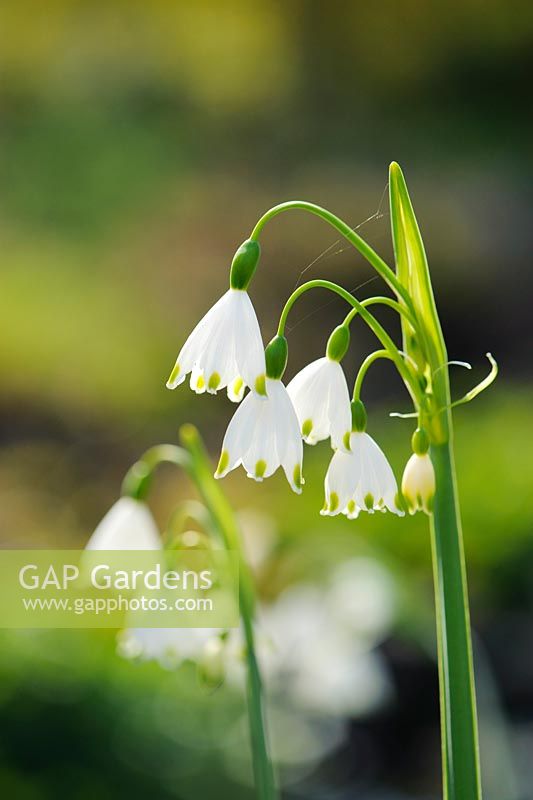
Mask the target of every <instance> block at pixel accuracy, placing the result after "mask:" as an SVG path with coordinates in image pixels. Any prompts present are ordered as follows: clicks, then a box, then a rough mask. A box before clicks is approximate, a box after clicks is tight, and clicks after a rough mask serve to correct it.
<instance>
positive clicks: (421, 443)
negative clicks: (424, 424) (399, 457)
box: [411, 428, 429, 456]
mask: <svg viewBox="0 0 533 800" xmlns="http://www.w3.org/2000/svg"><path fill="white" fill-rule="evenodd" d="M411 447H412V448H413V453H416V455H417V456H423V455H425V454H426V453H427V451H428V450H429V437H428V435H427V433H426V431H425V429H424V428H417V429H416V431H415V432H414V433H413V436H412V438H411Z"/></svg>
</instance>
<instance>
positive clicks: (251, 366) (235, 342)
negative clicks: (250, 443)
mask: <svg viewBox="0 0 533 800" xmlns="http://www.w3.org/2000/svg"><path fill="white" fill-rule="evenodd" d="M189 373H191V379H190V386H191V389H193V391H195V392H197V393H198V394H201V393H202V392H206V391H207V392H209V393H211V394H216V392H217V391H218V390H219V389H223V388H224V387H227V392H228V397H229V398H230V400H233V401H234V402H239V401H240V400H241V399H242V396H243V394H244V389H245V387H246V386H249V387H250V388H251V389H252V390H253V391H254V392H256V393H257V394H260V395H264V394H265V354H264V350H263V340H262V338H261V331H260V330H259V323H258V321H257V316H256V313H255V310H254V307H253V305H252V301H251V300H250V297H249V296H248V293H247V292H246V291H244V290H242V289H231V288H230V289H228V291H227V292H226V293H225V294H224V295H223V296H222V297H221V298H220V300H218V302H217V303H215V305H214V306H213V307H212V308H211V309H210V310H209V311H208V312H207V314H206V315H205V316H204V317H203V318H202V319H201V320H200V322H199V323H198V324H197V326H196V327H195V329H194V330H193V332H192V333H191V334H190V336H189V338H188V339H187V341H186V342H185V344H184V345H183V347H182V348H181V351H180V353H179V355H178V358H177V360H176V364H175V366H174V369H173V370H172V373H171V375H170V378H169V379H168V381H167V387H168V388H169V389H175V388H176V386H179V385H180V383H182V382H183V381H184V380H185V377H186V376H187V375H188V374H189Z"/></svg>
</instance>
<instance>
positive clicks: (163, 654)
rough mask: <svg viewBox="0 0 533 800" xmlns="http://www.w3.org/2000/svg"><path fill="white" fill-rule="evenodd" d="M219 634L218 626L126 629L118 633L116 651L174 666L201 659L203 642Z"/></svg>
mask: <svg viewBox="0 0 533 800" xmlns="http://www.w3.org/2000/svg"><path fill="white" fill-rule="evenodd" d="M219 634H220V631H219V630H218V629H217V628H126V629H125V630H123V631H121V632H120V633H119V634H118V636H117V651H118V653H119V655H121V656H123V657H124V658H129V659H140V660H142V661H158V662H159V664H160V665H161V666H162V667H164V668H165V669H176V668H177V667H179V666H180V665H181V664H182V663H183V662H184V661H196V662H198V661H200V660H201V658H202V656H203V655H204V649H205V647H206V644H207V643H208V642H209V641H210V640H212V639H215V638H218V636H219Z"/></svg>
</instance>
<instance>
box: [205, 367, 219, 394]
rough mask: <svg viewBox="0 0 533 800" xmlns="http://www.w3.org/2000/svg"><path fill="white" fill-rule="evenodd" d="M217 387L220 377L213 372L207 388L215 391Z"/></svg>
mask: <svg viewBox="0 0 533 800" xmlns="http://www.w3.org/2000/svg"><path fill="white" fill-rule="evenodd" d="M219 385H220V375H219V374H218V372H213V374H212V375H211V377H210V378H209V383H208V384H207V388H208V389H212V390H213V391H216V389H217V388H218V386H219Z"/></svg>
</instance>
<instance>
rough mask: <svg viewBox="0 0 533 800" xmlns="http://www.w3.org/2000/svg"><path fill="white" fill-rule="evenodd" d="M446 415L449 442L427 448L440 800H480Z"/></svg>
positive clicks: (467, 633) (471, 678)
mask: <svg viewBox="0 0 533 800" xmlns="http://www.w3.org/2000/svg"><path fill="white" fill-rule="evenodd" d="M451 425H452V422H451V415H449V419H448V429H449V433H450V435H449V438H448V440H447V441H446V442H443V443H439V444H432V445H431V449H430V453H431V460H432V462H433V466H434V468H435V476H436V485H437V490H436V494H435V499H434V508H433V515H432V517H431V539H432V552H433V569H434V582H435V603H436V614H437V640H438V656H439V683H440V705H441V730H442V758H443V783H444V798H445V800H480V798H481V783H480V771H479V753H478V731H477V717H476V697H475V687H474V669H473V660H472V644H471V638H470V614H469V610H468V591H467V583H466V568H465V558H464V550H463V535H462V530H461V518H460V513H459V503H458V497H457V485H456V478H455V463H454V454H453V439H452V430H451Z"/></svg>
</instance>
